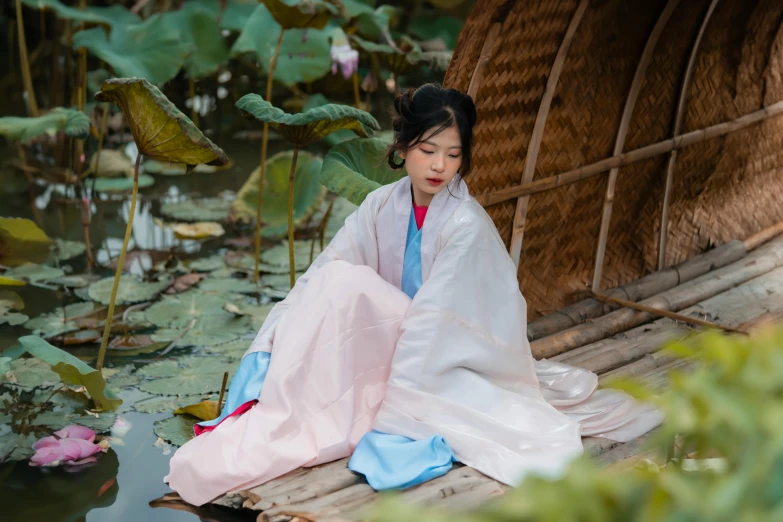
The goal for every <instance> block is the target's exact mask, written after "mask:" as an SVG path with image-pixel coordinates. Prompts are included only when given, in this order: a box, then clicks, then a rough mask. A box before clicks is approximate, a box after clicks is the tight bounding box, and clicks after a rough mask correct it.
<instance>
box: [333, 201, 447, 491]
mask: <svg viewBox="0 0 783 522" xmlns="http://www.w3.org/2000/svg"><path fill="white" fill-rule="evenodd" d="M421 285H422V279H421V230H420V229H419V227H418V226H417V225H416V216H415V214H414V213H413V206H411V216H410V220H409V221H408V237H407V240H406V243H405V257H404V261H403V267H402V281H401V285H400V286H401V287H402V291H403V292H405V294H406V295H407V296H408V297H410V298H411V299H413V297H414V296H415V295H416V293H417V292H418V291H419V288H421ZM454 462H457V460H456V458H455V457H454V452H453V451H452V449H451V448H450V447H449V445H448V444H447V443H446V440H445V439H444V438H443V437H441V436H439V435H434V436H432V437H429V438H427V439H423V440H414V439H410V438H408V437H403V436H402V435H390V434H388V433H383V432H380V431H375V430H373V431H371V432H370V433H367V434H365V435H364V437H362V439H361V440H360V441H359V444H358V445H357V446H356V449H355V450H354V452H353V455H352V456H351V460H350V461H348V468H349V469H350V470H351V471H353V472H355V473H361V474H362V475H364V476H365V478H366V479H367V483H368V484H369V485H370V487H372V488H373V489H375V490H376V491H381V490H386V489H404V488H409V487H411V486H415V485H417V484H421V483H422V482H426V481H428V480H431V479H434V478H437V477H440V476H442V475H445V474H446V473H448V472H449V470H450V469H451V467H452V465H453V463H454Z"/></svg>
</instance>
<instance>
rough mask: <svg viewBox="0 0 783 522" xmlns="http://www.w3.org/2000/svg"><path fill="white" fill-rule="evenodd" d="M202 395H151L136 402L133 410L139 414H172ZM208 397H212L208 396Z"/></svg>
mask: <svg viewBox="0 0 783 522" xmlns="http://www.w3.org/2000/svg"><path fill="white" fill-rule="evenodd" d="M203 397H204V395H183V396H182V397H177V396H171V395H153V396H151V397H148V398H146V399H142V400H140V401H136V403H134V404H133V409H134V410H136V411H138V412H139V413H164V412H173V411H174V410H176V409H177V408H181V407H183V406H187V405H188V404H193V403H194V402H196V401H198V400H200V399H202V398H203ZM210 397H212V395H211V394H210Z"/></svg>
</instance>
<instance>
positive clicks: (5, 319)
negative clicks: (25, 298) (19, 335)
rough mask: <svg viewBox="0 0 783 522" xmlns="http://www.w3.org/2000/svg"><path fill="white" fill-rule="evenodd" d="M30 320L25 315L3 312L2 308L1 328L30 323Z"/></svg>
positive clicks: (0, 316)
mask: <svg viewBox="0 0 783 522" xmlns="http://www.w3.org/2000/svg"><path fill="white" fill-rule="evenodd" d="M29 320H30V318H29V317H28V316H26V315H25V314H19V313H16V312H9V311H7V310H6V311H3V309H2V306H0V326H2V325H4V324H7V325H8V326H17V325H20V324H24V323H26V322H27V321H29Z"/></svg>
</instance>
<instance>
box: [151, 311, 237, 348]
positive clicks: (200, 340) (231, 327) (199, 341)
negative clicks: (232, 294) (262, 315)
mask: <svg viewBox="0 0 783 522" xmlns="http://www.w3.org/2000/svg"><path fill="white" fill-rule="evenodd" d="M250 331H252V330H251V327H250V321H249V320H248V318H247V317H240V318H235V317H234V316H232V315H228V317H227V316H224V315H206V316H204V317H200V318H198V319H196V320H195V321H194V323H193V326H191V327H190V328H189V329H165V328H164V329H160V330H158V331H156V332H155V333H154V334H153V336H152V339H153V340H155V341H160V342H164V341H168V342H173V343H175V344H174V346H175V347H178V348H184V347H186V346H213V345H216V344H224V343H227V342H230V341H233V340H235V339H238V338H239V337H241V336H243V335H245V334H247V333H248V332H250Z"/></svg>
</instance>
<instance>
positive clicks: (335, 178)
mask: <svg viewBox="0 0 783 522" xmlns="http://www.w3.org/2000/svg"><path fill="white" fill-rule="evenodd" d="M388 148H389V144H388V143H386V142H385V141H383V140H380V139H377V138H372V139H354V140H351V141H347V142H345V143H341V144H340V145H337V146H336V147H334V148H332V149H331V150H330V151H329V153H328V154H327V155H326V157H325V158H324V164H323V167H322V168H321V176H320V179H321V183H323V184H324V185H326V188H328V189H329V190H331V191H332V192H336V193H337V194H340V195H341V196H342V197H344V198H345V199H347V200H348V201H350V202H351V203H353V204H354V205H361V204H362V201H364V198H365V197H367V194H369V193H370V192H372V191H373V190H376V189H378V188H380V187H381V186H383V185H388V184H390V183H394V182H395V181H398V180H399V179H401V178H402V177H403V176H405V171H404V170H394V169H392V168H391V167H389V164H388V162H387V161H386V157H385V156H386V152H387V151H388Z"/></svg>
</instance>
